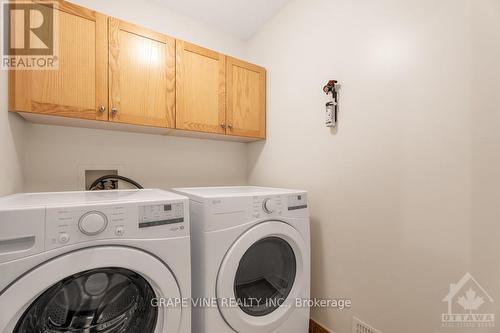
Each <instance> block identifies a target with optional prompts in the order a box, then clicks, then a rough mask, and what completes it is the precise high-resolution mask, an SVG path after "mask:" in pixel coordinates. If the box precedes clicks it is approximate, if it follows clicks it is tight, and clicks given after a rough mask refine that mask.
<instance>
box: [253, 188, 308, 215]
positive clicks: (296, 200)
mask: <svg viewBox="0 0 500 333" xmlns="http://www.w3.org/2000/svg"><path fill="white" fill-rule="evenodd" d="M304 210H307V194H305V193H304V194H294V195H280V196H263V197H261V196H255V197H253V211H252V217H253V218H263V217H266V216H276V217H279V216H293V215H300V213H301V212H302V211H304Z"/></svg>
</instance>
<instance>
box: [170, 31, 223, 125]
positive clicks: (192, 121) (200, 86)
mask: <svg viewBox="0 0 500 333" xmlns="http://www.w3.org/2000/svg"><path fill="white" fill-rule="evenodd" d="M176 61H177V64H176V73H177V85H176V87H177V89H176V90H177V95H176V101H177V103H176V105H177V108H176V110H177V114H176V125H177V126H176V127H177V128H178V129H184V130H192V131H201V132H210V133H222V134H223V133H225V132H226V130H225V127H226V125H225V118H226V110H225V88H226V86H225V56H224V55H222V54H219V53H217V52H214V51H211V50H207V49H204V48H202V47H199V46H196V45H193V44H190V43H187V42H184V41H179V40H178V41H177V57H176Z"/></svg>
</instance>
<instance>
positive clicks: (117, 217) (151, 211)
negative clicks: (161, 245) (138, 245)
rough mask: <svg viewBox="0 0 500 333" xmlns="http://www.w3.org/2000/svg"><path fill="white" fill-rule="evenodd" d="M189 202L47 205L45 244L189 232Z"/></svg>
mask: <svg viewBox="0 0 500 333" xmlns="http://www.w3.org/2000/svg"><path fill="white" fill-rule="evenodd" d="M185 205H188V203H187V201H186V202H147V203H137V204H116V205H92V206H81V207H74V206H72V207H57V208H47V211H46V223H45V248H46V249H55V248H59V247H62V246H66V245H70V244H75V243H83V242H90V241H98V240H103V239H108V240H109V239H148V238H170V237H183V236H189V224H188V222H189V216H188V210H187V209H186V208H185Z"/></svg>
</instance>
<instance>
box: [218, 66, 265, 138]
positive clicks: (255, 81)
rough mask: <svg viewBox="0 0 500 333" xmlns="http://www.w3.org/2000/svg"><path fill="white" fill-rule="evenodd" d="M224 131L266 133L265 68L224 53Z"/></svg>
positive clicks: (246, 134)
mask: <svg viewBox="0 0 500 333" xmlns="http://www.w3.org/2000/svg"><path fill="white" fill-rule="evenodd" d="M226 116H227V127H228V131H227V134H231V135H237V136H247V137H255V138H265V137H266V70H265V69H264V68H262V67H259V66H256V65H252V64H249V63H247V62H244V61H241V60H238V59H234V58H230V57H227V114H226Z"/></svg>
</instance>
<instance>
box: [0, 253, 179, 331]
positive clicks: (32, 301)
mask: <svg viewBox="0 0 500 333" xmlns="http://www.w3.org/2000/svg"><path fill="white" fill-rule="evenodd" d="M159 298H164V299H178V300H180V299H181V295H180V290H179V286H178V285H177V282H176V280H175V278H174V276H173V274H172V273H171V271H170V270H169V269H168V268H167V267H166V266H165V264H163V263H162V262H161V261H159V260H158V259H156V258H155V257H153V256H152V255H150V254H148V253H146V252H143V251H140V250H136V249H132V248H126V247H95V248H89V249H84V250H80V251H76V252H71V253H68V254H65V255H63V256H60V257H58V258H55V259H53V260H51V261H48V262H46V263H44V264H43V265H40V266H38V267H37V268H35V269H34V270H32V271H30V272H28V273H27V274H26V275H24V276H22V277H21V278H20V279H18V280H17V281H16V282H15V283H13V284H12V285H11V286H10V287H8V288H7V289H6V290H5V292H4V293H3V294H2V295H0V332H13V333H25V332H51V333H56V332H100V333H118V332H127V333H159V332H172V333H173V332H178V330H179V325H180V319H181V311H182V309H181V308H180V305H179V307H163V308H161V307H157V306H155V305H156V304H157V303H156V300H157V299H159Z"/></svg>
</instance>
